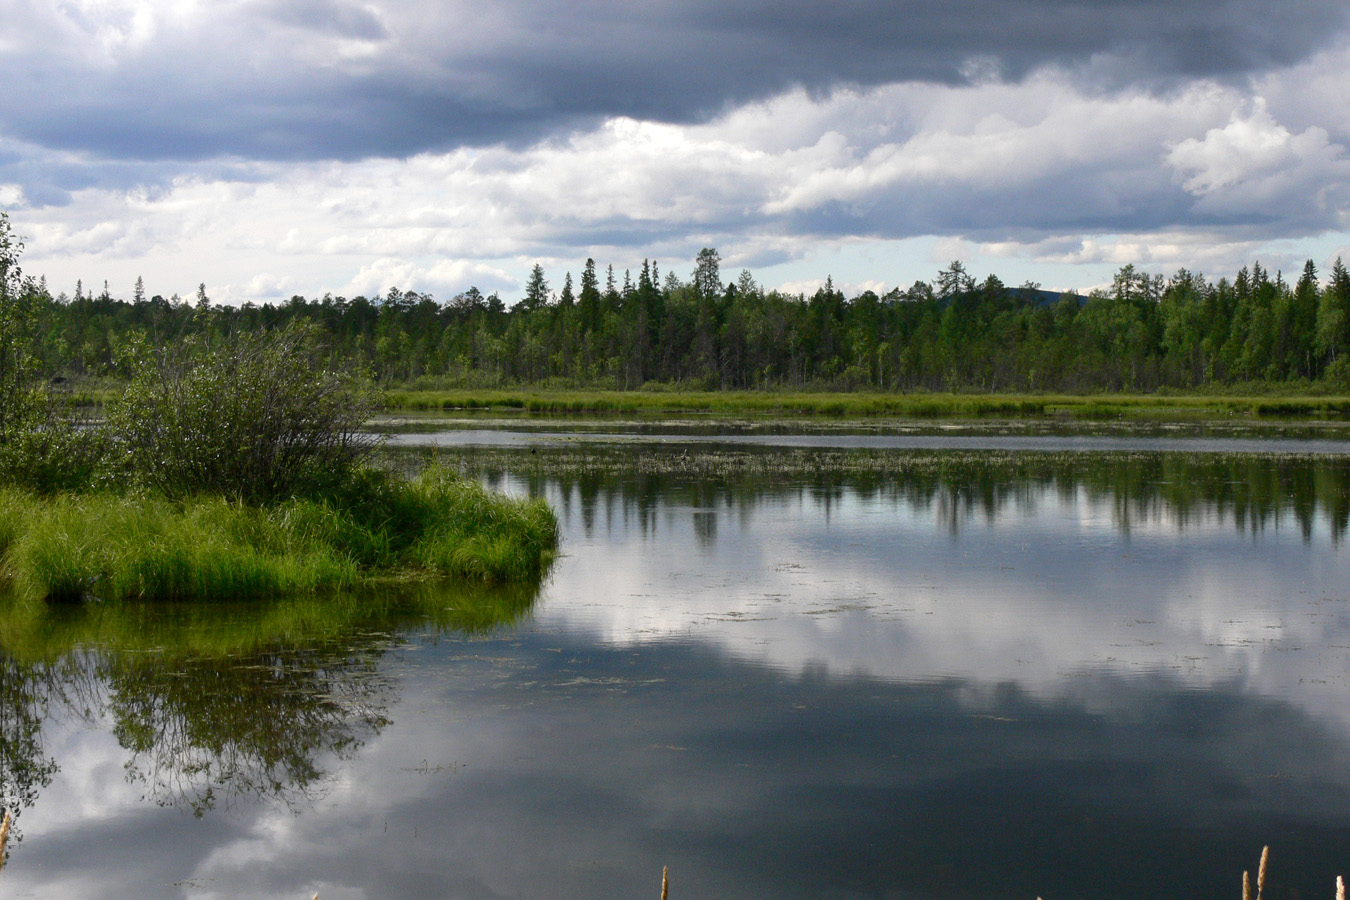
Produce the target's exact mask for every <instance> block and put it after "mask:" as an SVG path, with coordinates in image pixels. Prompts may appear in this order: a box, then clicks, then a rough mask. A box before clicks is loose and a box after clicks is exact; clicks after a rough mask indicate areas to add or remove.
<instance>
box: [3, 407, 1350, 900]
mask: <svg viewBox="0 0 1350 900" xmlns="http://www.w3.org/2000/svg"><path fill="white" fill-rule="evenodd" d="M696 432H697V433H695V430H690V429H685V430H681V429H668V428H662V427H652V426H644V427H642V428H628V429H617V430H616V429H610V428H591V429H580V430H572V429H568V428H566V427H561V426H546V427H531V428H524V427H511V426H507V427H494V428H484V427H480V426H478V425H474V424H472V423H470V427H463V426H461V427H455V428H444V427H437V428H436V429H434V430H431V429H416V428H414V429H403V430H401V431H400V432H399V434H398V435H397V436H396V437H395V438H394V439H393V440H392V441H391V449H390V451H389V452H390V458H391V459H392V460H394V461H395V463H396V464H400V465H405V466H408V467H410V468H413V467H416V466H420V465H424V464H426V463H427V462H428V461H430V460H432V459H439V460H441V461H443V462H445V463H446V464H449V465H454V466H457V467H459V468H461V469H462V470H464V471H465V472H466V473H468V474H470V475H471V476H472V477H475V478H478V479H481V480H482V481H484V482H485V483H488V484H491V485H493V486H494V487H497V488H499V489H502V490H505V491H508V492H512V493H517V494H532V495H541V496H544V497H546V498H547V499H548V500H549V501H550V503H552V504H553V506H554V508H555V509H556V510H557V512H558V515H559V519H560V521H561V523H562V544H561V550H562V556H561V557H560V559H559V560H558V561H557V563H556V564H555V565H554V567H553V569H552V571H551V573H550V575H549V576H548V578H547V580H546V582H545V583H544V584H543V585H542V586H540V587H539V588H538V590H537V592H536V590H535V589H534V588H524V589H522V588H514V589H508V590H497V591H494V590H488V589H456V588H438V589H436V588H423V589H419V590H415V591H404V592H401V593H397V594H395V593H389V594H386V595H371V596H366V597H353V598H341V599H340V600H339V601H319V600H301V601H293V602H288V603H276V604H263V605H250V606H243V605H241V606H237V607H236V606H231V607H228V608H221V609H201V608H197V609H182V608H173V607H157V608H143V607H126V608H117V607H111V606H109V607H89V608H84V609H59V610H55V611H52V612H50V613H44V612H41V611H27V612H21V611H14V610H11V611H9V612H8V613H7V614H6V619H5V621H4V622H3V624H0V664H2V665H3V676H4V682H3V685H2V686H0V693H3V697H2V698H0V699H3V701H4V706H3V710H2V711H0V739H2V740H3V742H4V743H3V744H0V754H2V755H0V766H3V768H2V769H0V778H2V779H3V781H2V782H0V783H2V785H3V790H4V792H5V794H4V797H5V802H6V803H7V804H10V805H13V806H17V807H18V808H20V810H21V812H20V815H19V817H18V821H17V830H18V831H19V832H20V833H21V834H22V841H21V842H20V843H19V844H18V845H17V846H11V853H10V859H9V862H8V864H7V865H6V866H5V868H4V870H3V871H0V892H3V896H4V897H5V898H7V900H8V898H19V897H34V898H73V897H79V898H81V900H89V898H105V897H106V898H114V897H115V898H125V897H137V898H161V897H162V898H170V897H172V898H181V897H191V898H214V897H220V898H226V897H229V898H247V897H258V898H306V900H307V898H309V897H310V896H311V895H312V894H313V893H315V892H316V891H317V892H318V893H319V895H320V897H321V898H322V900H346V898H371V900H374V898H475V900H476V898H508V897H510V898H544V897H578V898H582V897H585V898H618V897H625V898H634V897H650V898H652V900H655V898H656V897H657V896H659V891H660V885H661V872H662V867H663V866H668V867H669V871H670V897H671V898H672V900H686V898H688V900H711V898H742V897H743V898H770V897H772V898H948V897H953V898H955V897H960V898H967V897H969V898H1020V900H1031V898H1035V897H1038V896H1039V897H1044V898H1046V900H1057V898H1119V897H1126V896H1140V897H1142V896H1149V897H1178V898H1183V897H1195V898H1200V897H1206V898H1211V897H1217V898H1223V897H1229V898H1233V900H1237V898H1238V897H1240V890H1241V875H1242V871H1243V870H1244V869H1248V870H1251V871H1252V874H1253V877H1254V876H1255V869H1256V864H1257V860H1258V858H1259V855H1260V852H1261V847H1262V845H1263V844H1269V845H1271V864H1270V876H1269V881H1268V883H1267V885H1266V896H1269V897H1308V898H1311V897H1324V898H1326V900H1331V898H1332V897H1333V896H1334V886H1335V877H1336V875H1337V874H1347V875H1350V680H1348V676H1350V551H1347V525H1348V524H1350V444H1347V443H1346V442H1345V441H1344V439H1343V438H1342V437H1341V436H1339V435H1330V436H1328V435H1324V434H1304V435H1296V436H1292V437H1289V436H1284V437H1278V438H1270V437H1262V436H1256V437H1253V436H1251V435H1214V434H1208V435H1190V434H1182V435H1173V434H1155V435H1149V436H1143V437H1140V436H1133V435H1130V434H1128V433H1122V434H1107V435H1071V436H1064V435H1056V434H1049V433H1046V434H1026V433H1022V432H1017V433H1010V434H1009V433H997V432H996V431H995V432H989V431H980V432H970V431H963V430H959V429H958V430H955V431H948V430H943V429H940V428H934V429H927V430H923V431H921V432H915V433H885V434H870V433H843V432H839V433H822V432H814V433H810V434H804V433H797V434H781V433H745V432H743V431H738V432H736V433H734V434H729V433H718V430H717V429H716V428H700V429H697V430H696Z"/></svg>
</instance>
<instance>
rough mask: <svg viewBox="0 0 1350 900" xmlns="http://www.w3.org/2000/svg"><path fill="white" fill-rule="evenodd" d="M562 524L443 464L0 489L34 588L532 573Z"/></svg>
mask: <svg viewBox="0 0 1350 900" xmlns="http://www.w3.org/2000/svg"><path fill="white" fill-rule="evenodd" d="M557 540H558V526H557V520H556V519H555V518H554V516H553V513H552V511H551V510H549V509H548V507H547V506H546V505H545V504H544V503H543V502H542V501H517V500H511V499H508V498H505V497H500V496H495V495H492V494H489V493H488V492H487V491H486V490H485V489H483V488H481V487H480V486H478V485H477V484H474V483H470V482H468V481H465V480H463V479H461V478H459V477H458V476H456V475H453V474H450V473H448V472H444V471H441V470H437V469H431V470H428V471H426V472H424V473H423V474H422V475H420V476H419V477H418V478H417V479H415V480H413V481H402V480H400V479H397V478H395V477H393V476H391V475H387V474H385V473H381V472H375V471H373V470H369V471H367V472H365V473H363V476H362V478H361V479H351V480H349V481H348V483H346V484H345V485H344V487H343V493H341V494H338V495H334V496H329V497H324V498H320V499H311V498H306V499H293V500H289V501H286V502H283V503H280V504H277V505H274V506H269V507H255V506H250V505H247V504H244V503H240V502H236V501H230V500H226V499H223V498H220V497H213V496H197V497H192V498H189V499H187V500H182V501H170V500H166V499H161V498H156V497H146V496H115V495H111V494H103V493H94V494H80V495H60V496H57V497H53V498H38V497H36V496H33V495H29V494H24V493H21V492H17V491H6V492H0V552H2V553H3V557H2V559H3V569H4V572H5V573H6V575H7V576H8V578H9V580H10V581H11V582H12V585H13V587H14V590H15V592H16V594H17V595H18V596H19V598H21V599H25V600H29V601H32V600H48V601H58V602H59V601H76V600H81V599H98V600H126V599H154V600H187V599H192V600H208V601H212V600H228V599H243V598H249V597H259V596H273V595H278V594H297V593H314V592H318V591H329V590H336V589H339V588H346V587H351V586H355V585H358V584H363V583H369V582H371V581H375V580H380V579H386V580H387V579H390V578H400V579H417V578H459V579H470V580H478V581H488V582H507V581H525V580H529V579H533V578H538V577H539V576H540V575H542V574H543V572H544V570H545V569H546V568H547V566H548V564H549V563H550V561H551V560H552V558H553V553H554V550H555V548H556V546H557Z"/></svg>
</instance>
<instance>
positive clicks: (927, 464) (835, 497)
mask: <svg viewBox="0 0 1350 900" xmlns="http://www.w3.org/2000/svg"><path fill="white" fill-rule="evenodd" d="M1347 449H1350V448H1347ZM444 453H445V454H446V455H447V456H449V457H450V458H452V459H453V460H455V462H456V463H457V464H458V465H459V466H460V467H461V468H462V469H464V470H465V471H467V472H469V473H471V474H474V475H476V476H478V477H480V478H482V479H484V480H485V481H486V482H487V483H489V484H491V485H493V486H495V487H503V486H506V484H507V481H508V479H507V478H506V473H508V472H509V473H510V476H511V478H510V480H513V481H515V482H516V483H517V485H518V486H519V487H521V488H523V489H524V490H526V491H528V492H530V493H532V494H539V495H543V494H545V493H547V494H548V495H549V496H551V497H556V498H558V501H559V502H560V503H561V504H562V510H561V511H562V512H563V513H564V514H570V513H571V512H572V511H573V508H575V509H576V511H577V514H579V515H580V516H581V517H582V523H583V526H584V529H585V532H586V534H588V535H590V534H592V533H593V531H594V528H595V524H596V516H597V515H600V514H605V513H608V514H613V513H614V512H615V511H616V510H618V511H621V513H622V515H623V516H624V517H625V518H628V517H632V518H634V519H635V520H636V521H637V523H638V526H639V528H642V529H644V530H649V529H652V528H654V527H655V526H656V519H655V518H654V515H655V512H656V510H657V509H658V507H659V506H661V505H662V504H665V505H669V504H670V503H672V502H674V503H680V504H687V505H690V506H694V507H705V508H717V507H726V508H734V509H736V510H737V511H738V514H740V515H742V516H744V515H746V514H749V513H752V512H753V511H754V510H755V509H757V508H760V507H763V506H765V505H766V504H772V503H773V501H774V500H776V499H781V498H783V497H785V496H789V495H805V496H809V497H810V498H811V499H812V500H813V501H814V502H816V503H818V504H819V505H820V506H821V509H822V512H823V513H824V514H825V515H826V516H829V514H830V512H831V510H832V508H833V507H834V506H836V505H838V504H839V503H840V502H843V501H844V499H845V498H846V497H849V498H856V500H858V501H863V502H884V503H888V504H891V505H892V506H896V507H901V506H903V507H906V508H909V509H914V510H919V511H925V512H926V511H931V512H932V513H933V515H934V517H935V518H936V519H937V520H938V521H940V522H942V523H943V524H944V525H945V526H946V527H947V528H948V529H949V530H953V531H955V530H958V529H960V528H961V526H962V525H963V524H965V523H968V522H974V521H984V522H990V521H993V520H995V519H997V518H998V517H1000V516H1001V515H1003V514H1005V513H1006V512H1008V511H1012V512H1015V513H1017V514H1018V515H1020V516H1022V517H1024V518H1029V517H1031V516H1034V515H1035V513H1036V507H1037V504H1038V503H1041V502H1043V501H1045V500H1046V499H1057V500H1059V501H1060V502H1065V501H1070V502H1077V501H1080V500H1081V501H1083V502H1086V503H1089V504H1091V505H1093V506H1094V507H1097V508H1100V509H1104V510H1108V511H1109V514H1110V515H1111V518H1112V521H1113V522H1114V524H1115V525H1116V526H1117V527H1118V528H1120V529H1121V530H1122V531H1126V532H1128V531H1129V530H1130V529H1131V528H1132V527H1134V526H1135V525H1136V524H1141V523H1147V524H1157V523H1163V524H1167V525H1170V526H1172V527H1175V528H1178V529H1185V528H1186V527H1187V526H1189V525H1191V524H1193V523H1198V524H1210V523H1213V522H1216V521H1218V522H1228V523H1231V524H1232V525H1233V526H1234V527H1236V528H1238V529H1245V530H1251V531H1258V530H1260V529H1262V528H1265V527H1267V526H1269V525H1271V524H1273V523H1275V522H1277V521H1280V520H1288V521H1289V522H1292V523H1293V524H1295V525H1296V526H1297V527H1298V528H1299V530H1300V531H1301V533H1302V534H1303V536H1304V537H1305V538H1307V537H1309V536H1310V535H1311V533H1312V531H1313V529H1314V528H1316V527H1317V526H1318V525H1319V523H1325V524H1326V527H1327V528H1328V529H1329V531H1330V534H1331V536H1332V537H1333V539H1335V540H1339V539H1340V538H1342V537H1343V536H1344V535H1345V533H1346V530H1347V528H1348V527H1350V461H1348V459H1347V457H1346V456H1331V455H1280V454H1270V453H1266V454H1255V455H1240V454H1239V455H1217V454H1213V453H1157V452H1130V453H1124V452H1118V453H1082V452H1058V453H974V452H963V451H951V452H942V453H932V452H926V451H892V452H858V451H853V452H850V451H835V450H825V451H809V450H786V451H776V450H772V449H765V448H752V449H740V450H731V449H721V450H715V451H708V450H699V449H695V450H694V452H693V453H690V452H689V448H684V447H681V446H679V445H664V446H649V445H641V444H632V445H615V446H611V447H607V448H602V449H597V448H595V447H556V446H552V447H550V446H544V447H532V448H529V449H528V450H503V449H485V448H478V447H465V448H456V449H453V450H447V451H444ZM607 527H608V526H607ZM714 527H715V526H714Z"/></svg>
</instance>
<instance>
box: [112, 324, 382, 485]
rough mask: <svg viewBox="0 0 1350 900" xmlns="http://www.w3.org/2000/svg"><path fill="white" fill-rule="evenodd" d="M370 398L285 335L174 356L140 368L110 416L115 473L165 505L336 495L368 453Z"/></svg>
mask: <svg viewBox="0 0 1350 900" xmlns="http://www.w3.org/2000/svg"><path fill="white" fill-rule="evenodd" d="M373 409H374V399H373V396H372V395H371V394H370V393H369V392H368V391H366V390H364V389H363V388H362V386H361V385H360V384H359V383H357V382H356V381H354V380H353V379H351V378H348V377H346V376H344V375H341V374H339V373H338V372H336V371H334V370H333V369H331V368H328V367H326V366H325V365H324V364H323V359H322V354H321V350H320V347H319V345H318V343H317V341H316V339H315V331H314V329H313V328H312V327H310V326H307V325H306V324H305V323H299V322H297V323H292V324H291V325H289V326H287V327H286V328H283V329H281V330H278V331H272V332H260V333H254V334H241V335H237V336H235V337H234V338H233V339H232V340H230V341H228V342H222V343H220V344H217V345H215V346H209V347H204V348H196V347H193V346H191V345H180V346H176V347H172V348H170V349H168V350H166V351H164V352H163V353H162V354H160V355H159V357H158V358H157V359H155V360H154V361H153V363H150V364H147V365H145V366H143V368H142V369H141V371H140V373H139V374H138V375H137V376H136V377H135V379H134V380H133V381H132V383H131V384H130V386H129V387H128V388H127V391H126V393H125V394H124V395H123V396H122V398H121V399H120V400H119V401H118V402H117V403H116V404H114V406H113V407H112V409H111V411H110V414H109V424H110V429H111V433H112V436H113V440H114V442H115V445H116V447H117V449H118V451H119V452H120V454H121V460H120V463H121V465H122V466H124V467H125V469H126V471H127V472H129V473H130V474H131V476H132V477H133V478H134V479H135V480H136V481H137V482H139V483H141V484H143V485H146V486H147V487H151V488H154V489H155V490H157V491H159V492H161V493H163V494H164V495H165V496H168V497H184V496H187V495H190V494H194V493H201V492H204V493H214V494H220V495H222V496H226V497H230V498H234V499H239V500H246V501H249V502H270V501H276V500H280V499H284V498H286V497H290V496H294V495H304V494H309V493H312V492H314V491H316V490H320V489H322V488H324V487H325V486H328V485H332V484H340V483H342V482H343V481H344V480H345V479H346V478H348V477H349V476H350V474H351V473H352V472H353V471H354V469H355V467H356V466H357V465H358V463H359V462H360V460H361V458H362V457H363V456H364V455H365V454H366V452H367V451H368V450H369V449H370V447H371V444H372V442H371V439H370V438H369V437H367V436H366V435H363V434H362V432H361V431H360V429H361V427H362V425H363V424H364V423H365V420H366V419H367V418H368V417H369V415H370V413H371V411H372V410H373Z"/></svg>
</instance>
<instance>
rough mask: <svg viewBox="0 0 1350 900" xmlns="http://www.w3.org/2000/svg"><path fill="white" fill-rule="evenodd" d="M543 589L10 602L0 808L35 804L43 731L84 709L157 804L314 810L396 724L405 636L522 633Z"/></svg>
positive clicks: (0, 681)
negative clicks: (334, 778)
mask: <svg viewBox="0 0 1350 900" xmlns="http://www.w3.org/2000/svg"><path fill="white" fill-rule="evenodd" d="M538 590H539V586H538V585H533V586H529V585H515V586H507V587H494V588H488V587H474V588H464V587H445V586H436V587H431V586H423V587H421V588H417V589H405V590H402V591H398V592H392V591H390V592H385V593H382V594H376V595H366V596H360V597H357V596H351V597H336V598H304V599H300V600H293V601H284V602H276V603H271V604H249V605H239V606H211V607H200V606H197V607H176V606H163V605H161V606H148V605H136V604H122V605H108V606H87V607H83V608H79V609H74V610H71V609H41V610H37V609H33V608H31V607H23V606H21V605H20V604H17V603H15V602H12V601H9V600H8V599H0V676H3V677H0V802H3V805H4V807H5V808H6V809H10V810H13V811H14V812H15V813H16V816H17V813H18V811H19V810H21V809H23V808H25V807H29V806H32V805H33V803H35V802H36V801H37V799H38V796H39V794H40V793H41V791H42V790H43V788H45V787H47V786H48V785H49V784H50V783H51V781H52V778H53V777H54V775H55V774H56V772H57V771H58V761H57V760H56V759H54V758H53V757H52V756H50V755H49V754H48V753H47V751H46V749H45V748H44V745H43V738H42V735H43V723H44V722H45V721H47V720H49V719H53V718H57V717H62V716H76V717H80V718H82V719H85V720H87V721H90V722H93V721H96V720H101V719H108V720H110V721H111V724H112V730H113V734H114V735H115V736H116V738H117V741H118V743H119V744H120V745H121V746H122V747H123V748H125V749H126V750H127V751H129V753H130V754H131V756H130V759H129V760H128V762H127V763H126V772H127V778H128V779H129V780H130V781H131V782H133V783H137V784H139V785H141V786H142V787H143V789H144V796H145V797H146V798H147V799H151V800H153V801H154V802H156V803H159V804H161V805H173V806H179V807H182V808H185V809H188V810H191V812H192V813H193V814H194V815H196V816H201V815H203V814H205V813H206V812H207V811H209V810H211V809H213V808H216V807H217V806H220V805H226V806H228V805H229V804H231V803H233V802H235V801H237V800H239V799H242V798H262V799H270V800H273V801H277V802H281V803H283V804H285V805H287V806H289V807H291V808H296V807H298V806H299V805H303V804H306V803H310V802H312V801H313V800H315V799H316V798H317V797H320V796H322V794H323V789H324V784H325V781H326V779H327V775H328V772H327V769H326V766H327V765H328V764H329V762H330V761H332V760H341V759H344V758H349V757H351V756H352V755H353V754H355V753H356V752H357V751H358V750H359V749H360V748H361V746H362V745H363V744H364V742H365V741H367V740H369V739H370V738H371V737H373V736H375V735H378V734H379V733H380V731H381V730H382V729H383V728H384V727H385V726H386V725H388V724H389V721H390V719H389V716H388V711H389V709H390V707H391V706H392V705H393V703H394V702H395V700H396V699H397V696H398V685H397V683H395V682H394V681H391V680H389V679H388V678H385V677H383V676H382V674H381V672H380V665H379V664H380V660H381V659H382V658H383V657H384V656H385V655H386V654H387V653H388V652H390V650H392V649H395V648H397V647H399V646H402V645H403V643H404V638H403V636H402V635H404V634H405V633H407V631H409V630H410V629H412V628H419V627H430V628H432V629H433V630H434V631H452V632H457V633H464V632H469V633H474V632H481V631H487V630H491V629H493V628H496V627H498V626H500V625H504V624H510V623H512V622H516V621H518V620H519V619H521V618H522V617H524V616H525V615H527V614H528V612H529V610H530V608H531V606H532V604H533V602H534V599H535V597H536V595H537V594H538ZM17 837H18V835H17V834H16V835H15V839H17ZM12 840H13V839H12Z"/></svg>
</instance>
